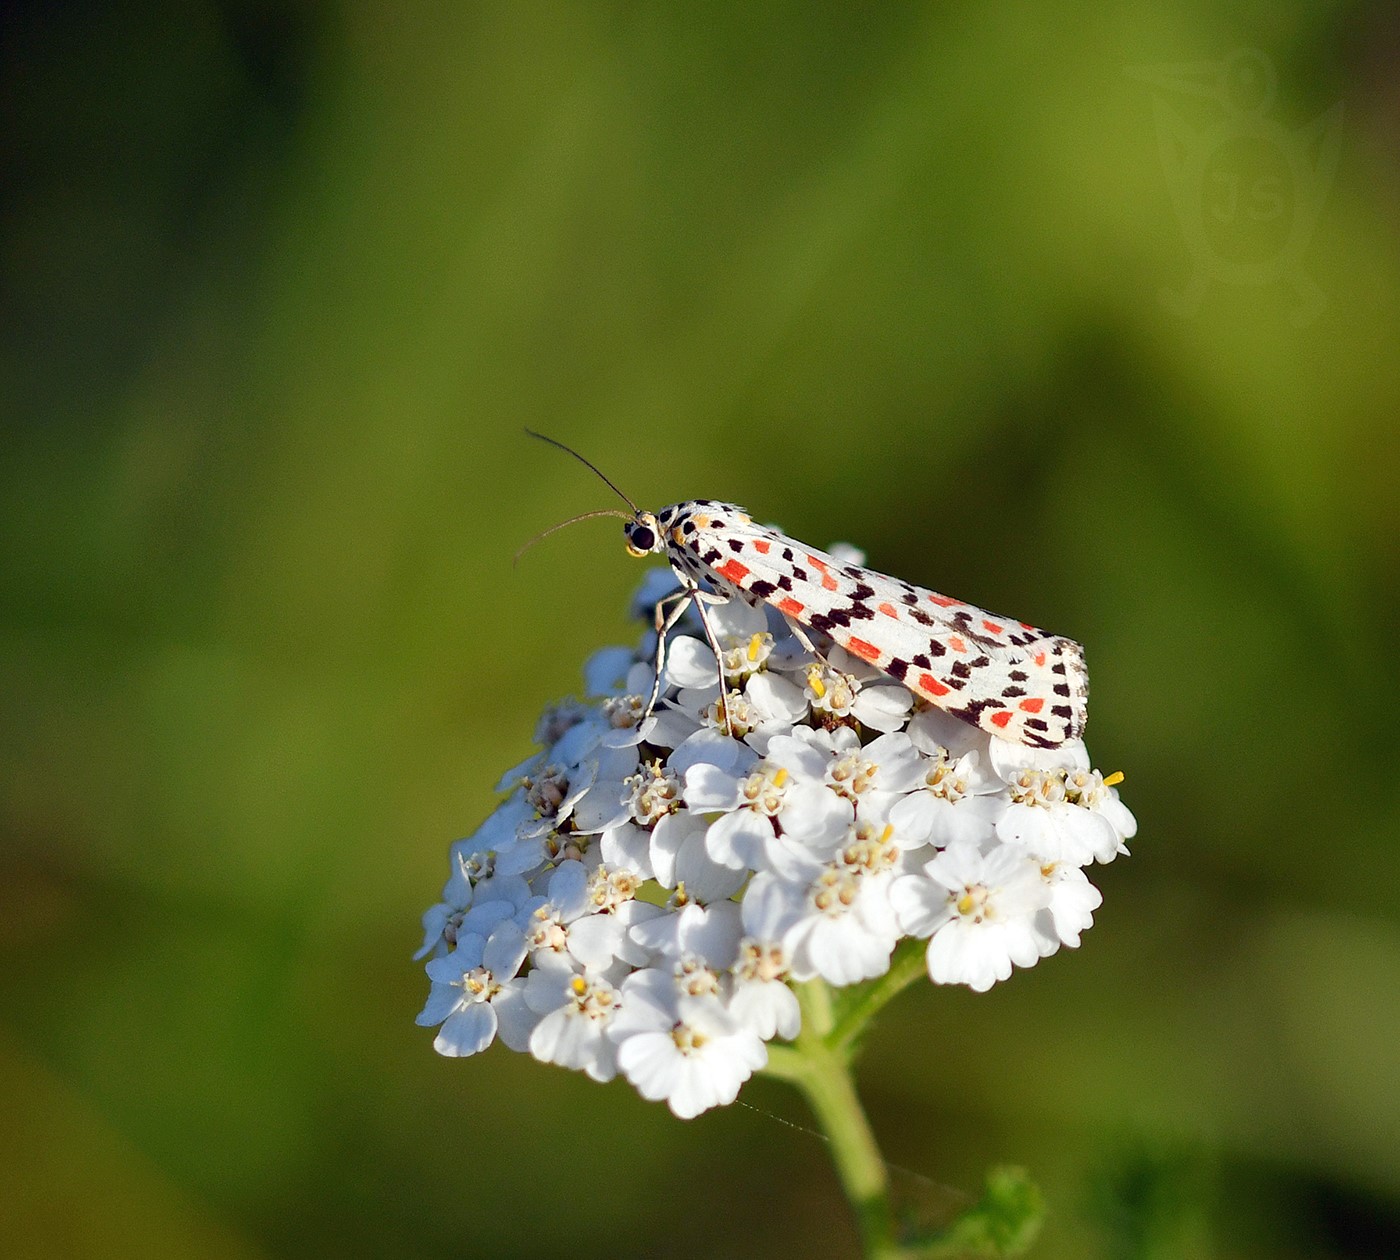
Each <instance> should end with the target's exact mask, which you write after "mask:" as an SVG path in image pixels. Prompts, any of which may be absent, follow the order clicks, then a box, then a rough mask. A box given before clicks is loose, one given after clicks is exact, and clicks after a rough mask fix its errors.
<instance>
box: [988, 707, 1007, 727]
mask: <svg viewBox="0 0 1400 1260" xmlns="http://www.w3.org/2000/svg"><path fill="white" fill-rule="evenodd" d="M991 721H992V725H993V726H1000V727H1001V728H1002V729H1003V730H1005V729H1006V726H1007V723H1009V722H1010V721H1011V710H1010V709H1003V710H1002V711H1001V712H1000V713H993V714H992V718H991Z"/></svg>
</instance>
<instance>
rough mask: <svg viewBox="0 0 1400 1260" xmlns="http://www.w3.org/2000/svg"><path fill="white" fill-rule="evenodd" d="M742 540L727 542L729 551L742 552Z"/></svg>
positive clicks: (734, 539)
mask: <svg viewBox="0 0 1400 1260" xmlns="http://www.w3.org/2000/svg"><path fill="white" fill-rule="evenodd" d="M743 549H744V540H743V539H742V538H731V539H730V540H729V550H730V551H734V552H739V551H743Z"/></svg>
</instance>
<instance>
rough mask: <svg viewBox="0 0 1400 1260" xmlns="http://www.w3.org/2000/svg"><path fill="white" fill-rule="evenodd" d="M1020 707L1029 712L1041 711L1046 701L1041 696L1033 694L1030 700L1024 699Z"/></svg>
mask: <svg viewBox="0 0 1400 1260" xmlns="http://www.w3.org/2000/svg"><path fill="white" fill-rule="evenodd" d="M1019 707H1020V708H1022V709H1024V710H1025V711H1026V712H1027V713H1039V712H1040V711H1041V709H1043V708H1044V707H1045V701H1044V700H1042V699H1041V698H1040V697H1039V696H1032V697H1031V698H1030V699H1029V700H1022V701H1021V703H1020V706H1019Z"/></svg>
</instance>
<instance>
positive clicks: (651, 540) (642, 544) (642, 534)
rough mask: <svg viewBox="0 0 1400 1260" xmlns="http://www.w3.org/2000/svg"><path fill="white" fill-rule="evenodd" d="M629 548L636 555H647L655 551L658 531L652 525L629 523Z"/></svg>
mask: <svg viewBox="0 0 1400 1260" xmlns="http://www.w3.org/2000/svg"><path fill="white" fill-rule="evenodd" d="M627 550H628V551H629V552H630V553H631V554H632V555H634V556H645V555H648V554H649V553H650V552H653V551H655V550H656V531H655V530H653V529H652V528H651V526H650V525H628V526H627Z"/></svg>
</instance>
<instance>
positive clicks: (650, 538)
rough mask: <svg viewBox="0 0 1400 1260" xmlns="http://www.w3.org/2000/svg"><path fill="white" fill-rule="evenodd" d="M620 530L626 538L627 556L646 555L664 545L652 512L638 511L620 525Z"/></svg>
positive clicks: (659, 528) (660, 548)
mask: <svg viewBox="0 0 1400 1260" xmlns="http://www.w3.org/2000/svg"><path fill="white" fill-rule="evenodd" d="M622 532H623V534H624V535H625V537H626V539H627V554H628V555H629V556H648V555H650V554H651V553H652V552H653V551H661V550H663V549H664V548H665V546H666V544H665V542H664V540H663V539H662V537H661V527H660V526H659V525H658V524H657V523H656V514H655V513H653V512H638V513H637V515H636V516H634V517H632V518H631V519H630V520H629V521H628V522H627V524H625V525H624V526H623V527H622Z"/></svg>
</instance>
